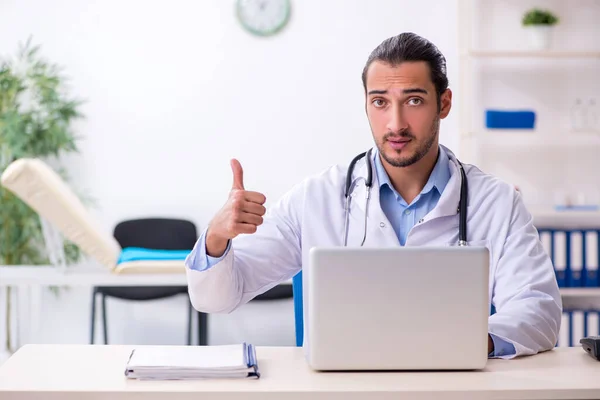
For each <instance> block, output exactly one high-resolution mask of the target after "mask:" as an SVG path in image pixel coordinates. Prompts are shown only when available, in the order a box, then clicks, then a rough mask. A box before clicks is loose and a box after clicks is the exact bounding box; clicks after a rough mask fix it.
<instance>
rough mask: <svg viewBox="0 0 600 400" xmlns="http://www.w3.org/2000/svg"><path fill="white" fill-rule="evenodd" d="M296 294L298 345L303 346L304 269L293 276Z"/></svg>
mask: <svg viewBox="0 0 600 400" xmlns="http://www.w3.org/2000/svg"><path fill="white" fill-rule="evenodd" d="M292 291H293V294H294V320H295V323H296V346H298V347H302V342H303V340H304V318H303V314H302V271H300V272H298V273H297V274H296V276H294V278H292Z"/></svg>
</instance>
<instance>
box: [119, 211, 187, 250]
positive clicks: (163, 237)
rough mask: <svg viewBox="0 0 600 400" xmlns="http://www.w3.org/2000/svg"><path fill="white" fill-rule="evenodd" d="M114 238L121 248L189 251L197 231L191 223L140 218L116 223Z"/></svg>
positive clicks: (166, 219)
mask: <svg viewBox="0 0 600 400" xmlns="http://www.w3.org/2000/svg"><path fill="white" fill-rule="evenodd" d="M114 237H115V239H116V240H117V242H119V244H120V245H121V247H123V248H125V247H144V248H147V249H159V250H191V249H193V248H194V245H195V243H196V240H197V239H198V237H197V231H196V226H195V225H194V223H193V222H191V221H187V220H183V219H172V218H142V219H132V220H127V221H123V222H120V223H118V224H117V225H116V226H115V229H114Z"/></svg>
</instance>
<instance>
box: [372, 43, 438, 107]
mask: <svg viewBox="0 0 600 400" xmlns="http://www.w3.org/2000/svg"><path fill="white" fill-rule="evenodd" d="M374 61H382V62H384V63H386V64H390V65H392V66H396V65H398V64H400V63H402V62H405V61H425V62H426V63H427V64H428V65H429V69H430V70H431V81H432V82H433V85H434V86H435V91H436V93H437V103H438V109H439V108H440V97H441V95H442V93H443V92H444V91H445V90H446V89H448V77H447V76H446V58H445V57H444V55H443V54H442V52H441V51H440V50H439V49H438V48H437V47H436V46H435V45H434V44H433V43H431V42H430V41H429V40H427V39H425V38H423V37H421V36H419V35H417V34H415V33H412V32H405V33H401V34H399V35H397V36H393V37H391V38H388V39H386V40H384V41H383V42H382V43H381V44H380V45H379V46H377V47H376V48H375V50H373V51H372V52H371V54H370V55H369V59H368V60H367V64H366V65H365V68H364V69H363V72H362V82H363V87H364V89H365V92H366V91H367V71H368V69H369V66H370V65H371V64H372V63H373V62H374Z"/></svg>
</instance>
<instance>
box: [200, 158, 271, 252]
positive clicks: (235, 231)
mask: <svg viewBox="0 0 600 400" xmlns="http://www.w3.org/2000/svg"><path fill="white" fill-rule="evenodd" d="M231 170H232V172H233V185H232V187H231V192H229V198H228V200H227V202H226V203H225V205H224V206H223V207H222V208H221V210H219V212H218V213H217V215H215V217H214V218H213V219H212V221H211V222H210V224H209V227H208V231H207V234H206V252H207V254H208V255H210V256H212V257H220V256H222V255H223V253H224V252H225V250H226V249H227V244H228V242H229V240H230V239H233V238H235V237H236V236H238V235H239V234H241V233H247V234H252V233H254V232H256V230H257V228H258V226H259V225H261V224H262V223H263V215H265V212H266V209H265V207H264V205H263V204H265V201H266V198H265V196H264V195H263V194H262V193H259V192H251V191H248V190H245V189H244V171H243V169H242V166H241V164H240V163H239V161H238V160H236V159H233V160H231Z"/></svg>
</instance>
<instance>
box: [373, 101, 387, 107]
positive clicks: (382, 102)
mask: <svg viewBox="0 0 600 400" xmlns="http://www.w3.org/2000/svg"><path fill="white" fill-rule="evenodd" d="M384 104H385V102H384V101H383V100H381V99H375V100H373V105H374V106H375V107H383V105H384Z"/></svg>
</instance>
